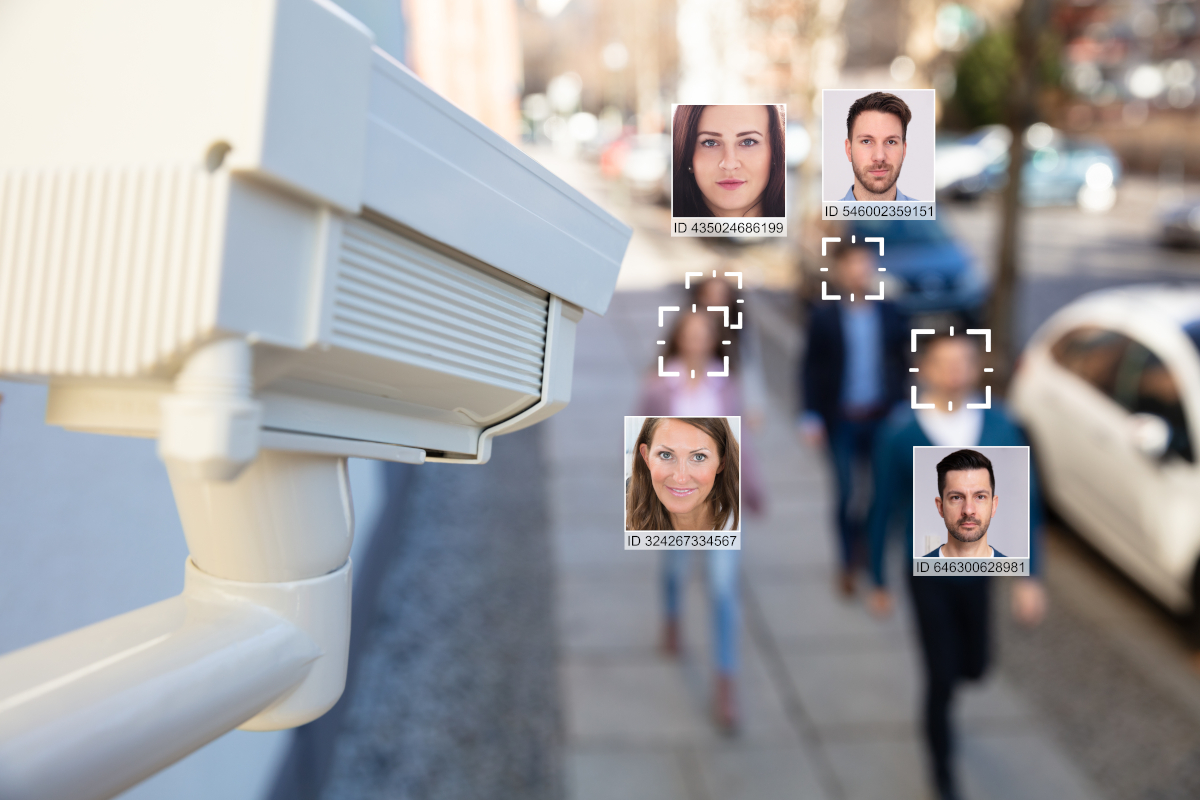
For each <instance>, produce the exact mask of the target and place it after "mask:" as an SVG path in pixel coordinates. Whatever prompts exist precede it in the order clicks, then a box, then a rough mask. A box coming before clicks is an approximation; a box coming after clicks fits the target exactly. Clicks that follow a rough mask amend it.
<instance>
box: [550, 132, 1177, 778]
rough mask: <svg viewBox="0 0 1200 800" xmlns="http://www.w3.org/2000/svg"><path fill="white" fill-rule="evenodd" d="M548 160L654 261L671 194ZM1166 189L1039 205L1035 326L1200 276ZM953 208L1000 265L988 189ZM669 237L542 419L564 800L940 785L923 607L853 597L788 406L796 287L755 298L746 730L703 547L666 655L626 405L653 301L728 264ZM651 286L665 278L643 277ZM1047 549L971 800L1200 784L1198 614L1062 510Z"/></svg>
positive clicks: (970, 737) (1003, 633)
mask: <svg viewBox="0 0 1200 800" xmlns="http://www.w3.org/2000/svg"><path fill="white" fill-rule="evenodd" d="M540 155H541V156H542V157H544V158H545V157H546V154H544V153H543V154H540ZM546 160H547V161H548V162H549V163H550V164H552V165H553V167H554V168H555V169H556V170H558V171H559V172H560V174H562V175H563V176H564V177H567V178H568V179H569V180H571V181H572V182H573V184H574V185H576V186H578V187H580V188H582V189H584V191H586V192H588V193H589V194H591V195H592V196H593V198H594V199H597V200H598V201H599V202H602V203H604V204H605V205H606V206H607V207H608V208H609V209H610V210H611V211H613V212H614V213H617V214H619V215H620V216H622V218H624V219H625V220H626V221H627V222H630V223H631V224H633V225H634V228H635V234H634V239H633V243H632V245H631V250H630V253H631V255H630V257H631V258H633V257H634V255H635V254H636V253H638V252H642V253H643V254H645V255H644V256H643V257H644V258H647V259H649V258H652V257H653V253H652V252H650V251H651V249H652V245H653V243H654V242H656V241H661V240H662V239H665V238H667V237H666V234H665V233H664V232H663V229H662V222H663V221H664V220H665V217H664V215H663V214H662V211H663V209H661V208H659V207H657V206H654V205H650V204H646V203H637V202H627V203H626V204H624V205H621V204H619V203H618V202H614V200H613V196H614V191H613V188H612V187H611V186H609V185H605V184H604V183H603V182H602V181H600V180H599V179H598V176H596V175H595V174H594V173H593V172H591V171H590V170H589V169H588V165H587V164H586V163H581V162H577V161H576V162H564V161H559V160H555V159H553V158H552V157H551V158H547V159H546ZM1158 191H1159V189H1158V186H1157V184H1156V183H1155V182H1154V181H1152V180H1146V179H1143V180H1140V181H1131V182H1130V185H1129V186H1128V187H1127V188H1126V191H1125V192H1123V194H1122V199H1121V201H1120V204H1119V205H1118V206H1117V207H1116V208H1115V209H1114V210H1112V211H1111V212H1108V213H1105V214H1098V215H1097V214H1088V213H1084V212H1081V211H1079V210H1078V209H1046V210H1042V211H1039V212H1036V213H1033V214H1030V215H1029V217H1028V223H1027V224H1028V229H1027V238H1026V239H1025V242H1026V244H1025V248H1026V250H1027V258H1028V261H1027V264H1028V273H1027V275H1026V276H1025V277H1024V278H1023V281H1022V283H1021V285H1020V288H1019V297H1020V300H1019V302H1018V309H1019V314H1020V316H1019V321H1018V335H1019V337H1020V338H1019V341H1021V342H1023V341H1024V340H1025V339H1026V338H1028V336H1029V334H1030V333H1032V330H1033V329H1034V328H1035V327H1036V326H1037V325H1038V324H1040V323H1041V322H1042V321H1043V320H1044V319H1045V318H1046V317H1047V316H1049V314H1050V313H1052V312H1053V311H1055V310H1057V309H1058V308H1059V307H1061V306H1062V305H1064V304H1065V303H1067V302H1069V301H1071V300H1073V299H1074V298H1076V297H1077V296H1079V295H1081V294H1083V293H1086V292H1088V291H1092V290H1095V289H1099V288H1103V287H1107V286H1113V285H1119V284H1123V283H1129V282H1140V281H1146V280H1159V281H1171V282H1195V281H1197V280H1200V260H1198V259H1197V257H1196V256H1195V254H1193V253H1188V252H1186V251H1184V252H1181V251H1176V250H1168V249H1163V248H1160V247H1158V246H1156V244H1155V242H1154V221H1155V209H1156V207H1157V203H1156V200H1157V193H1158ZM617 199H618V201H619V200H620V199H621V198H620V196H619V194H618V195H617ZM939 213H940V214H941V215H943V218H944V219H945V220H946V224H947V225H948V227H949V228H950V229H951V230H952V231H953V232H954V234H955V235H956V236H957V237H959V238H961V240H962V241H963V242H964V244H966V245H967V246H968V247H969V248H970V250H971V251H972V253H973V254H974V255H975V257H976V258H977V259H979V261H980V264H981V267H982V268H983V269H985V270H987V269H988V264H989V261H990V260H991V257H992V253H993V252H994V247H993V242H992V239H993V237H994V235H995V227H996V219H997V215H996V214H995V210H994V204H992V203H990V201H988V200H985V201H983V202H979V203H972V204H966V203H958V204H951V203H944V204H942V205H941V206H940V207H939ZM674 243H677V244H679V245H684V246H685V247H679V248H673V249H670V250H667V249H665V248H664V249H663V250H664V252H666V253H670V254H671V257H670V258H667V257H665V256H664V257H662V258H658V259H656V260H654V261H653V262H652V264H646V263H638V265H637V269H638V271H639V275H640V283H639V284H638V285H636V286H635V287H630V289H625V290H621V291H618V293H617V295H616V296H615V297H614V300H613V304H612V306H611V307H610V310H609V312H608V314H606V316H605V317H604V318H595V317H587V318H586V319H585V320H584V322H583V323H582V324H581V326H580V331H579V340H578V345H577V346H578V351H577V365H576V372H575V386H574V390H573V398H574V399H573V400H572V404H571V406H570V407H568V409H567V410H566V411H564V412H563V413H561V414H560V415H558V416H557V417H556V418H555V419H553V420H551V422H550V423H549V425H548V426H547V427H548V431H547V438H546V445H545V446H546V449H547V452H546V458H547V461H548V470H547V472H548V474H549V475H550V476H552V477H551V484H550V503H551V519H552V525H553V530H554V539H555V542H556V546H557V553H556V559H557V564H558V611H557V613H558V620H559V622H558V628H559V640H560V681H561V687H562V692H563V695H562V696H563V702H564V714H565V718H566V736H567V752H568V764H567V777H568V788H569V792H570V797H571V798H572V800H601V799H602V798H603V799H610V798H615V799H621V798H643V797H647V798H648V797H653V798H672V799H673V798H688V799H689V800H691V799H692V798H696V799H697V800H709V798H712V799H714V800H715V799H716V798H722V799H724V798H741V797H745V798H772V797H806V798H807V797H827V798H907V797H912V798H924V797H926V796H928V795H927V794H926V792H927V791H928V790H927V788H926V780H925V762H924V754H923V751H922V748H921V744H920V737H919V733H918V729H917V718H918V717H917V713H918V708H919V697H920V685H919V684H920V679H919V672H918V670H917V662H916V659H917V658H918V656H917V653H916V650H915V649H914V644H913V642H914V637H913V634H912V631H911V630H910V626H911V624H912V623H911V618H910V616H909V610H908V608H907V607H906V606H903V605H902V606H901V608H900V609H899V612H900V613H898V614H897V615H896V616H895V617H893V618H892V619H889V620H886V621H880V620H877V619H874V618H872V617H871V616H870V615H869V614H868V613H867V610H866V608H865V607H864V606H863V604H862V603H861V602H858V601H854V602H844V601H841V600H839V599H837V598H836V595H835V591H834V587H833V575H834V560H833V554H832V542H833V534H832V530H831V525H832V519H831V514H832V511H831V508H830V503H831V499H830V498H831V497H832V492H831V489H830V485H829V482H830V475H829V474H828V470H827V467H826V463H825V459H824V456H823V454H820V453H815V452H813V451H810V450H807V449H805V448H803V447H802V446H801V445H800V444H799V443H798V440H797V437H796V434H795V429H794V419H793V416H792V414H793V406H794V402H795V400H794V396H793V394H794V368H795V363H796V359H797V355H798V353H799V351H800V349H801V348H802V347H803V342H802V336H801V334H800V333H799V319H798V317H797V304H796V302H795V298H794V296H793V295H792V294H791V293H789V292H786V291H779V290H777V289H776V290H773V291H772V290H762V291H759V292H757V293H756V295H755V296H754V298H753V300H752V302H753V305H752V306H750V307H749V308H750V309H751V312H752V313H753V314H754V315H755V320H756V322H757V324H758V325H759V327H760V330H761V331H762V337H763V339H764V352H765V355H766V360H767V367H768V378H769V383H770V388H771V413H770V414H769V415H768V418H767V420H766V423H765V427H764V429H763V430H762V431H760V433H759V439H760V440H761V446H760V454H761V457H762V459H763V461H764V468H765V469H764V471H765V473H766V474H767V475H768V476H769V477H768V483H769V514H768V515H767V517H766V518H764V519H751V520H750V521H749V522H747V524H746V539H745V543H744V547H745V551H744V562H743V577H744V589H743V592H744V596H745V606H744V612H743V613H744V617H745V636H744V640H743V642H742V652H743V655H744V660H745V668H744V672H743V675H742V676H741V679H740V684H739V689H740V692H741V695H740V700H741V704H742V706H743V709H744V714H745V722H744V728H743V730H742V732H741V735H740V736H738V737H736V738H732V739H729V738H724V737H722V736H721V735H720V734H719V733H717V731H716V729H715V728H714V726H713V725H712V722H711V707H710V703H711V698H710V695H709V685H710V678H711V667H710V666H709V665H708V664H709V660H710V659H708V657H707V652H708V640H709V636H710V634H709V626H708V624H707V620H708V616H709V614H710V609H709V608H708V606H707V600H706V596H705V593H704V591H703V589H702V582H703V570H702V569H700V567H701V560H700V558H699V557H697V558H695V559H694V561H695V563H694V565H693V566H694V569H693V582H692V586H691V590H690V593H689V596H688V603H687V609H688V610H687V611H686V612H685V614H686V616H685V620H686V633H685V637H684V641H685V649H684V655H683V658H682V659H680V660H678V661H676V660H673V659H672V658H670V657H668V656H667V655H665V654H664V653H663V652H662V651H661V649H660V635H661V625H662V618H661V613H662V612H661V598H660V596H659V594H660V589H659V579H658V570H659V566H660V565H659V558H658V554H652V553H646V552H626V551H624V550H622V549H621V541H620V535H619V534H618V533H616V531H619V530H620V526H621V525H620V523H621V508H622V505H621V486H620V482H619V476H620V474H621V472H620V469H619V461H620V456H619V453H620V430H619V429H618V427H617V425H616V423H615V422H614V421H613V420H614V413H616V411H617V410H619V409H624V410H626V411H630V412H631V409H632V408H633V406H634V402H635V398H636V395H637V387H638V381H639V377H640V373H641V372H642V371H643V370H644V369H646V368H647V366H648V365H650V364H651V362H652V359H653V356H654V353H655V347H654V339H655V337H656V331H657V328H656V327H655V315H656V309H657V306H659V305H665V304H669V303H673V302H675V301H677V299H678V297H679V291H680V289H681V283H682V281H681V276H682V272H683V271H685V270H695V269H702V268H706V267H708V266H709V265H710V264H713V263H714V262H719V261H720V259H721V258H722V257H724V256H725V252H724V251H719V250H717V249H716V248H710V247H705V246H703V245H701V244H699V243H696V242H695V241H694V240H675V242H674ZM639 248H640V250H639ZM685 248H686V249H685ZM681 253H683V254H685V255H683V256H682V257H681V255H680V254H681ZM651 266H653V267H654V271H653V272H651V271H650V270H649V267H651ZM630 270H631V267H630V266H626V268H625V272H629V271H630ZM623 276H624V272H623ZM623 281H624V277H623ZM652 281H657V287H658V288H655V289H650V288H647V284H649V283H651V282H652ZM583 487H587V488H586V489H584V488H583ZM1047 551H1048V556H1047V557H1048V561H1049V565H1050V566H1049V567H1048V570H1047V583H1048V587H1049V592H1050V597H1051V610H1050V615H1049V618H1048V619H1047V621H1046V623H1045V624H1044V625H1043V626H1041V627H1040V628H1038V629H1034V630H1026V629H1023V628H1020V627H1019V626H1017V625H1016V624H1015V623H1014V622H1012V621H1011V619H1010V617H1009V615H1008V613H1007V607H1006V603H1005V602H1002V600H1003V599H1004V598H1005V597H1006V596H1007V595H1006V592H1003V591H1002V592H1001V595H1000V599H1001V602H997V603H996V608H995V609H994V611H993V613H994V615H995V617H996V622H997V624H998V640H999V641H998V647H997V652H998V655H997V659H998V661H997V664H996V665H995V667H994V668H993V670H992V672H991V673H990V674H989V676H988V677H987V678H986V679H985V680H984V682H983V683H982V684H980V685H978V686H973V687H971V688H970V689H969V690H968V691H967V692H966V693H965V695H964V697H963V702H962V703H961V706H960V707H959V710H958V714H959V718H960V719H961V720H962V723H961V724H962V725H963V730H964V740H963V745H962V758H963V763H964V770H965V780H966V782H967V786H968V791H969V792H970V794H969V795H968V796H970V797H978V798H1001V797H1012V798H1075V797H1078V798H1124V797H1131V798H1132V797H1155V798H1184V797H1190V796H1193V795H1192V794H1191V792H1194V791H1195V790H1196V788H1197V786H1198V784H1197V781H1198V779H1200V749H1198V748H1197V747H1196V742H1197V741H1198V740H1200V680H1198V679H1197V677H1196V674H1195V673H1194V672H1193V670H1192V669H1191V666H1190V659H1191V652H1190V649H1189V647H1188V646H1187V643H1186V638H1185V636H1184V635H1183V632H1182V630H1181V628H1180V626H1179V625H1178V623H1177V622H1176V621H1175V620H1174V619H1172V618H1171V617H1170V616H1169V615H1167V614H1165V613H1164V611H1163V610H1162V608H1161V607H1160V606H1158V605H1157V604H1155V603H1154V602H1153V601H1152V600H1150V599H1149V598H1148V597H1146V595H1145V594H1144V593H1142V592H1140V591H1139V590H1138V589H1137V588H1136V587H1135V586H1133V585H1132V584H1131V583H1130V581H1129V580H1128V579H1126V578H1124V577H1123V576H1121V575H1120V574H1118V573H1117V572H1116V571H1115V570H1114V569H1113V568H1112V567H1110V566H1108V565H1107V564H1106V563H1105V562H1104V561H1103V560H1102V559H1101V558H1099V557H1098V556H1097V555H1096V554H1095V553H1094V551H1092V550H1091V549H1090V548H1089V547H1088V546H1087V545H1086V544H1083V543H1082V542H1081V541H1080V540H1079V539H1078V538H1076V537H1075V536H1074V535H1073V534H1071V533H1069V532H1067V531H1066V530H1065V529H1063V528H1062V527H1061V525H1058V526H1053V527H1052V528H1051V530H1050V531H1049V535H1048V543H1047ZM896 579H897V580H903V578H902V576H896ZM906 595H907V593H906V592H905V591H903V590H902V591H901V592H900V596H901V597H903V598H905V599H907V598H906ZM1114 712H1116V713H1115V714H1114ZM1151 720H1154V722H1151Z"/></svg>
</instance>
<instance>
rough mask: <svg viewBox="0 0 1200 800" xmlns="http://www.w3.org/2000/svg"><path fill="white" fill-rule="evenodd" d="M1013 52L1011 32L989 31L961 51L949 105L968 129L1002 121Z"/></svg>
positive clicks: (1006, 103)
mask: <svg viewBox="0 0 1200 800" xmlns="http://www.w3.org/2000/svg"><path fill="white" fill-rule="evenodd" d="M1016 61H1017V56H1016V50H1015V48H1014V46H1013V35H1012V32H1011V31H1008V30H1004V31H991V32H989V33H986V34H984V35H983V36H981V37H980V38H979V39H977V40H976V41H975V42H974V43H973V44H971V46H970V47H968V48H967V49H966V50H965V51H963V54H962V58H960V59H959V61H958V66H957V69H956V70H955V82H954V99H953V101H952V102H953V104H954V106H955V111H956V112H957V116H958V118H959V119H960V120H961V121H962V123H963V124H964V125H965V126H967V127H971V128H977V127H979V126H981V125H994V124H996V123H1001V122H1004V121H1005V120H1006V117H1007V110H1008V101H1009V91H1010V89H1011V86H1012V80H1013V70H1014V69H1015V68H1016Z"/></svg>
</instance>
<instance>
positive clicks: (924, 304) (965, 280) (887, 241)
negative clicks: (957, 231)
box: [849, 220, 988, 322]
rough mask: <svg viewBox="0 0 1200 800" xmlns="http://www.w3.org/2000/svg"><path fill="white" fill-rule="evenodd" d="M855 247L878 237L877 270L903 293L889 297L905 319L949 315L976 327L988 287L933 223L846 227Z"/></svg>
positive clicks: (892, 222) (888, 222)
mask: <svg viewBox="0 0 1200 800" xmlns="http://www.w3.org/2000/svg"><path fill="white" fill-rule="evenodd" d="M849 233H850V235H852V236H855V237H856V238H857V239H858V241H859V242H862V241H863V237H866V236H882V237H883V240H884V256H883V258H881V259H880V260H879V265H880V266H881V267H885V268H886V269H887V273H888V275H889V276H890V277H891V278H892V279H893V281H895V282H898V283H900V284H901V286H902V287H903V292H902V293H901V294H900V296H897V297H889V298H888V299H889V300H894V301H896V302H897V303H898V304H899V305H900V307H901V308H902V309H903V310H904V311H905V312H906V313H908V314H909V315H916V314H921V315H925V314H934V313H941V312H954V313H957V314H962V315H964V316H966V317H967V318H968V319H969V320H971V321H973V322H974V321H978V319H979V318H980V314H981V312H982V308H983V304H984V301H985V300H986V298H987V292H988V286H987V284H986V283H985V282H984V280H983V277H982V276H981V275H980V274H979V271H978V269H976V267H975V265H974V263H973V262H972V260H971V257H970V256H969V255H968V254H967V251H966V249H965V248H964V247H963V246H962V245H961V244H959V243H958V242H957V241H955V240H954V239H953V238H952V237H951V236H950V234H949V232H947V230H946V228H945V227H944V226H943V225H942V223H940V222H938V221H937V220H919V221H918V220H913V221H908V220H864V221H861V222H855V223H852V225H851V227H850V230H849Z"/></svg>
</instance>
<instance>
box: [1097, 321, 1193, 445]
mask: <svg viewBox="0 0 1200 800" xmlns="http://www.w3.org/2000/svg"><path fill="white" fill-rule="evenodd" d="M1115 395H1116V396H1115V397H1114V399H1115V400H1116V401H1117V402H1118V403H1120V404H1121V405H1122V406H1123V407H1124V408H1125V409H1126V410H1127V411H1129V413H1131V414H1154V415H1155V416H1158V417H1162V418H1163V419H1165V420H1166V421H1167V424H1168V425H1170V426H1171V440H1170V442H1169V443H1168V445H1167V452H1168V453H1175V454H1177V455H1179V456H1181V457H1182V458H1184V459H1185V460H1187V461H1195V460H1196V459H1195V455H1194V453H1193V452H1192V443H1191V437H1190V436H1189V435H1188V425H1187V418H1186V415H1185V414H1184V411H1183V398H1182V397H1181V395H1180V392H1179V384H1178V383H1177V382H1176V381H1175V376H1173V375H1172V374H1171V370H1170V369H1168V368H1167V365H1166V364H1164V363H1163V362H1162V359H1160V358H1159V357H1158V356H1157V355H1155V353H1153V352H1152V351H1151V350H1150V349H1148V348H1147V347H1145V346H1144V345H1143V344H1142V343H1141V342H1137V341H1130V343H1129V346H1128V347H1127V348H1126V349H1125V355H1124V357H1123V358H1122V359H1121V364H1120V366H1118V367H1117V380H1116V392H1115Z"/></svg>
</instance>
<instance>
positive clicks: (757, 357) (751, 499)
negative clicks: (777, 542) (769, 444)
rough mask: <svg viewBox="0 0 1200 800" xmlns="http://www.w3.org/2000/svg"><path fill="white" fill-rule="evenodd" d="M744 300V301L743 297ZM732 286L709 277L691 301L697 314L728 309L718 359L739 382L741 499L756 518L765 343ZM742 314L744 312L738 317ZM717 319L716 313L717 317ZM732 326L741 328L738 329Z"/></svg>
mask: <svg viewBox="0 0 1200 800" xmlns="http://www.w3.org/2000/svg"><path fill="white" fill-rule="evenodd" d="M743 299H744V298H743ZM737 300H738V298H737V297H736V296H735V294H734V289H733V284H732V283H730V282H729V281H728V280H725V279H724V278H706V279H704V280H702V281H700V282H699V283H697V284H696V285H695V286H694V287H693V289H692V302H693V303H695V304H696V308H697V310H698V311H706V310H707V309H709V308H728V309H729V319H730V322H731V326H730V327H728V328H725V327H722V328H718V329H717V333H718V334H719V336H720V337H721V341H727V342H729V344H728V345H723V346H722V347H720V348H719V349H718V353H717V355H718V356H722V355H728V356H729V375H730V378H731V379H732V380H734V381H735V382H736V383H737V388H738V397H739V398H740V399H741V408H742V423H743V425H742V497H743V500H744V501H745V503H746V508H747V509H749V510H750V513H752V514H754V515H755V516H761V515H763V514H765V513H766V510H767V490H766V482H765V481H764V480H763V474H762V469H761V468H760V466H759V462H758V450H757V448H756V447H755V444H756V442H755V436H756V434H758V432H759V431H760V430H761V429H762V425H763V421H764V420H765V419H766V415H767V379H766V371H765V369H764V368H763V357H762V340H761V339H760V338H759V336H758V328H757V327H756V326H755V325H754V323H753V321H752V318H753V316H754V315H753V313H749V312H748V310H747V308H746V305H747V304H746V303H739V302H737ZM739 312H742V314H741V316H740V317H739V316H738V314H739ZM714 317H715V314H714ZM732 325H740V327H738V328H734V327H732Z"/></svg>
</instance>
